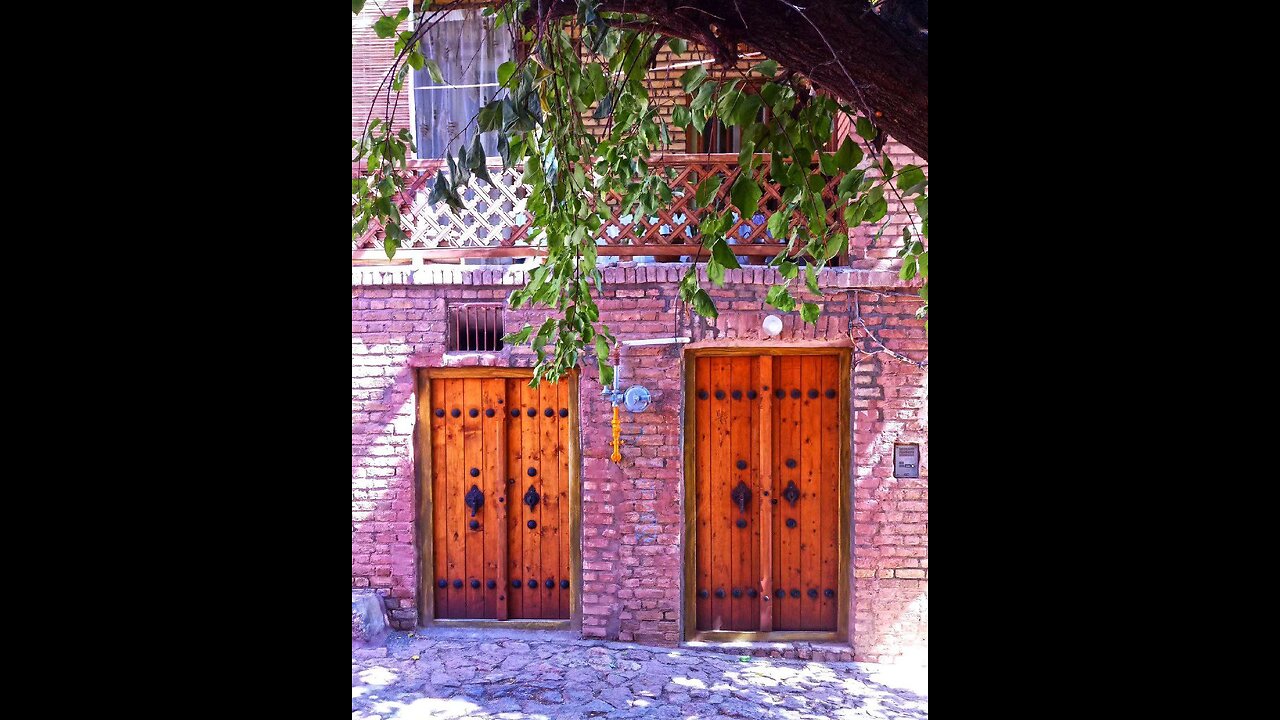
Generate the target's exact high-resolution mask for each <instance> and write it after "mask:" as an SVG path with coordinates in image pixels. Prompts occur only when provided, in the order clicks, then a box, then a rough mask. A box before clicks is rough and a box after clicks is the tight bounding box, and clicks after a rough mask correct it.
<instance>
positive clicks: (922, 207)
mask: <svg viewBox="0 0 1280 720" xmlns="http://www.w3.org/2000/svg"><path fill="white" fill-rule="evenodd" d="M915 202H916V212H918V213H920V219H921V220H928V219H929V196H928V195H921V196H920V197H918V198H916V201H915ZM926 237H927V236H926Z"/></svg>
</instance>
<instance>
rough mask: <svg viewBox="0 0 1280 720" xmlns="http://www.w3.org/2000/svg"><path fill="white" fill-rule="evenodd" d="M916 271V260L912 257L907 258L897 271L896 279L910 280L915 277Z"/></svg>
mask: <svg viewBox="0 0 1280 720" xmlns="http://www.w3.org/2000/svg"><path fill="white" fill-rule="evenodd" d="M916 270H917V268H916V258H915V256H914V255H913V256H911V257H908V258H907V259H906V261H905V262H903V263H902V269H901V270H899V271H898V277H900V278H902V279H903V280H910V279H911V278H913V277H915V276H916Z"/></svg>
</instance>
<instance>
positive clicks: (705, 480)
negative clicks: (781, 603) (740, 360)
mask: <svg viewBox="0 0 1280 720" xmlns="http://www.w3.org/2000/svg"><path fill="white" fill-rule="evenodd" d="M695 373H696V374H695V375H694V383H695V384H696V385H697V392H696V394H695V395H694V398H695V399H694V405H695V408H696V411H695V412H696V416H695V418H694V431H695V432H696V433H697V441H696V442H697V447H696V449H697V457H698V465H697V474H696V475H694V478H693V482H694V494H695V495H696V497H697V503H698V506H697V511H696V512H697V515H696V520H697V526H698V533H697V537H696V539H695V541H694V550H695V551H696V553H697V556H698V576H697V577H698V580H697V587H696V588H693V592H698V591H700V590H701V591H706V593H707V597H705V598H703V597H700V596H698V597H696V606H697V609H698V626H697V627H698V629H699V630H711V629H712V624H711V593H712V592H714V591H715V588H714V587H713V586H712V579H711V391H712V387H711V386H712V382H711V359H710V358H707V357H699V358H698V359H697V362H696V370H695Z"/></svg>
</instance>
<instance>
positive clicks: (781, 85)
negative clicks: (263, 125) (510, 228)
mask: <svg viewBox="0 0 1280 720" xmlns="http://www.w3.org/2000/svg"><path fill="white" fill-rule="evenodd" d="M362 6H363V3H361V2H353V3H352V11H353V12H356V13H358V12H360V11H361V7H362ZM529 9H530V0H510V1H508V2H499V3H495V7H493V8H488V9H486V11H485V13H486V15H491V16H493V17H494V18H495V25H496V27H498V28H506V31H507V32H510V33H511V34H512V37H513V40H514V39H515V38H517V37H518V38H519V39H520V40H521V41H522V42H523V43H524V44H525V46H526V47H527V48H528V49H529V52H528V53H527V54H526V56H525V57H524V58H523V59H522V60H520V61H519V62H505V63H503V64H502V65H501V66H500V67H499V68H498V69H497V73H496V80H497V82H498V84H499V85H500V87H501V92H500V93H499V95H497V96H495V97H494V98H493V99H492V100H491V101H490V102H488V103H487V104H485V105H484V107H482V108H481V109H480V111H479V112H478V113H477V115H476V117H475V118H474V122H476V124H477V127H478V129H479V131H480V132H490V131H496V132H497V133H498V138H499V141H498V150H499V154H500V156H501V159H502V164H503V168H504V169H509V168H513V167H519V166H523V172H524V176H523V181H524V183H525V184H527V185H528V186H530V188H531V192H530V195H529V196H528V198H527V205H526V210H527V211H528V212H529V214H530V217H531V218H532V227H531V228H530V230H529V233H528V235H527V237H528V239H529V241H530V242H532V243H535V244H539V245H545V246H546V248H547V256H546V260H545V262H544V263H543V264H541V265H540V266H538V267H536V268H534V269H533V270H532V271H531V272H530V274H529V282H528V284H527V285H526V286H525V287H523V288H520V289H519V290H516V291H514V292H513V293H512V294H511V296H510V304H511V306H512V307H513V308H516V307H523V306H529V305H537V306H542V307H546V308H548V309H550V310H552V311H554V312H552V313H551V314H550V316H549V317H548V318H547V319H546V320H545V321H544V322H543V323H542V324H541V325H540V326H538V327H537V328H534V327H533V326H530V325H526V326H525V327H524V328H522V329H521V330H519V331H517V332H513V333H511V334H509V335H507V336H506V337H505V338H503V340H504V342H505V343H511V344H524V343H528V344H530V345H531V347H532V348H533V350H534V352H535V353H536V354H537V358H538V362H537V365H536V366H535V369H534V380H533V382H534V384H537V383H538V382H539V381H540V380H542V379H549V380H554V379H557V378H559V377H560V376H561V375H563V374H564V373H565V372H567V371H569V370H571V369H572V368H573V367H574V366H576V365H577V364H578V363H579V362H580V361H581V360H582V359H583V358H584V357H589V356H590V355H594V356H595V360H596V361H597V362H598V363H599V365H600V370H601V373H600V379H601V382H602V383H604V384H609V383H611V382H612V375H613V368H612V367H610V365H609V363H608V356H609V351H610V348H611V347H612V346H613V345H615V344H616V338H615V337H614V335H613V333H612V332H611V331H610V329H609V328H608V327H607V326H606V325H605V324H603V323H601V322H600V312H599V308H598V307H597V305H596V302H595V299H594V297H593V295H592V287H593V286H594V287H595V288H599V287H601V286H602V284H603V278H602V275H601V273H600V270H599V269H598V268H597V266H596V259H597V257H596V251H597V249H596V241H595V232H596V231H597V230H598V229H599V228H600V226H601V225H602V224H603V223H606V222H608V221H609V220H610V217H611V214H612V213H611V211H610V209H609V208H608V206H607V203H606V198H607V197H608V195H609V194H610V193H611V192H612V193H617V194H618V195H619V196H621V197H622V198H623V202H622V208H621V210H620V212H622V213H635V214H637V215H639V216H648V215H651V214H652V213H653V212H654V211H655V210H656V209H658V208H661V207H665V206H667V205H668V204H669V203H670V202H671V201H672V191H671V188H670V186H669V184H668V182H667V178H665V177H663V176H662V175H661V174H660V173H655V172H650V169H649V166H648V163H647V160H648V159H649V158H650V157H651V153H652V152H653V150H655V149H659V150H661V149H666V148H668V147H669V141H670V137H671V134H672V133H673V132H675V131H676V130H678V129H680V128H682V127H684V126H691V127H693V128H694V129H695V130H697V129H700V128H702V127H703V126H704V125H705V124H706V121H707V120H708V119H710V118H712V117H715V118H718V119H719V120H720V122H721V123H723V124H724V125H725V126H731V127H736V128H738V129H739V131H740V133H741V138H742V146H743V150H742V153H741V155H740V156H739V165H740V168H741V169H740V171H739V173H738V175H737V177H736V178H734V179H733V182H732V185H731V186H730V189H729V193H728V194H729V199H730V201H731V202H732V204H733V206H734V207H735V208H736V209H737V211H738V214H739V215H741V216H751V215H753V214H754V213H755V212H756V210H757V205H758V203H759V201H760V198H761V197H762V194H763V191H762V189H761V187H760V184H759V183H758V182H757V180H756V177H755V172H754V171H755V169H756V168H757V167H759V166H760V165H761V158H762V156H764V157H767V158H768V171H767V176H768V178H769V179H771V181H772V182H776V183H778V184H779V185H780V186H781V188H782V189H783V193H782V206H781V207H779V208H778V209H777V210H776V211H775V212H774V214H773V215H772V216H771V217H770V218H769V221H768V231H769V233H770V234H771V235H772V236H773V237H774V238H777V239H779V240H782V241H785V242H786V247H785V249H784V250H783V251H782V252H781V253H779V254H778V255H777V256H776V257H774V258H773V259H772V260H771V261H770V263H769V264H770V266H771V267H774V268H776V269H777V270H778V272H779V274H780V276H781V277H782V282H781V283H779V284H778V285H775V286H773V287H771V288H770V289H769V291H768V294H767V296H766V300H765V301H766V302H767V303H768V304H769V305H771V306H773V307H775V308H777V309H779V310H782V311H784V312H791V311H793V310H795V309H796V307H797V300H796V298H795V297H794V296H793V295H792V293H791V289H790V288H791V285H792V283H793V282H795V281H796V280H798V279H799V277H800V272H799V268H800V264H801V263H803V265H804V268H805V272H804V283H805V285H806V287H807V288H808V290H809V291H810V292H811V293H813V294H815V295H819V296H821V294H822V293H821V290H820V288H819V287H818V284H817V273H818V271H819V270H820V269H821V268H822V267H823V266H825V265H826V264H827V263H828V262H829V261H830V260H831V259H832V258H833V257H835V256H836V255H838V254H839V253H841V252H842V251H843V250H844V249H845V248H846V246H847V242H848V237H847V235H846V232H845V228H843V227H841V226H838V225H837V226H830V225H829V224H828V222H827V212H828V210H829V206H828V204H827V201H825V200H824V198H823V196H822V192H823V189H824V188H825V187H826V185H827V184H828V183H829V182H830V181H831V180H832V179H834V178H836V177H840V180H839V183H838V184H837V186H836V207H837V208H841V212H842V214H843V219H844V221H845V223H846V224H847V225H848V226H849V227H853V226H856V225H858V224H860V223H869V224H874V223H879V222H881V221H882V220H885V218H886V215H887V213H888V201H887V200H886V198H885V193H886V192H889V193H891V194H893V195H894V196H895V197H900V198H902V199H903V200H904V201H905V200H906V199H908V198H910V199H913V201H914V205H915V208H916V214H917V215H918V217H919V221H920V222H919V227H918V237H913V236H912V234H911V228H910V227H908V228H906V229H904V231H903V232H904V235H903V241H904V246H903V248H902V251H901V252H900V253H899V255H900V256H901V257H903V258H904V262H903V267H902V271H901V277H902V278H904V279H911V278H913V277H915V276H917V275H919V276H922V277H924V278H925V284H924V286H923V287H922V288H921V291H920V295H921V297H922V298H923V299H924V301H925V303H924V305H923V306H922V308H921V313H920V314H921V315H927V312H928V281H927V278H928V269H929V260H928V258H929V254H928V251H927V249H925V244H924V243H925V241H926V240H927V239H928V236H929V226H928V215H929V212H928V208H929V206H928V196H927V195H926V192H927V189H928V180H927V179H926V177H925V174H924V171H923V169H921V168H919V167H916V166H913V165H907V166H905V167H903V168H900V169H898V170H897V172H896V173H895V172H894V167H893V164H892V162H891V161H890V160H889V158H888V156H887V155H881V154H880V153H879V151H878V149H877V146H876V145H875V144H874V143H871V142H869V141H872V140H874V139H875V138H876V137H877V135H878V129H877V128H876V126H875V124H874V123H873V122H872V120H871V119H870V118H868V117H866V115H864V114H859V113H858V112H857V110H855V108H853V107H851V106H850V105H847V104H845V103H842V102H840V101H838V100H836V99H834V98H831V97H828V96H823V95H818V94H816V93H814V92H813V91H812V89H811V87H810V85H809V84H808V82H807V81H806V80H805V78H804V77H803V75H801V74H800V73H797V72H788V73H783V74H781V75H779V72H778V70H779V67H778V63H777V62H775V61H774V60H765V61H762V62H760V63H758V64H756V65H755V66H754V67H753V68H752V69H751V72H752V73H754V74H756V75H759V76H762V77H763V78H765V79H766V81H765V82H764V83H763V84H762V85H761V87H760V88H759V91H758V92H745V91H744V90H743V89H742V88H741V87H740V85H741V82H740V81H739V80H729V81H717V80H716V79H714V78H713V77H712V76H711V75H710V74H709V73H708V72H707V69H706V68H705V67H704V66H703V65H701V64H698V65H694V66H692V67H690V68H689V69H688V70H686V71H685V72H684V73H683V74H682V75H681V76H680V83H681V86H682V87H683V88H684V90H685V91H686V92H687V93H689V95H690V96H691V99H690V102H689V104H688V106H687V107H685V106H679V107H676V108H675V109H674V111H673V117H672V121H673V123H674V125H675V126H676V127H674V128H673V127H670V126H669V125H668V123H667V122H666V121H665V120H664V118H663V117H662V115H661V113H660V112H659V110H660V108H659V106H658V104H657V103H656V102H654V101H651V99H650V95H649V88H648V86H647V84H646V82H645V78H646V73H647V70H648V68H649V66H650V64H651V61H652V59H653V57H654V56H655V54H656V53H657V51H658V49H659V48H660V47H661V45H662V44H663V43H669V45H670V47H671V49H672V50H673V51H676V52H683V51H684V50H686V49H687V44H686V42H685V40H683V39H679V38H676V39H668V38H665V37H662V36H661V35H660V33H659V32H658V31H657V29H656V26H652V27H650V23H648V22H647V21H648V18H646V17H645V16H643V15H636V14H627V15H622V14H618V13H604V12H601V11H600V10H599V0H578V3H577V13H576V15H573V16H570V17H566V18H561V19H555V20H550V21H548V22H546V23H543V24H539V25H534V26H526V25H524V24H523V23H522V22H521V20H522V19H523V18H524V17H525V16H526V12H527V11H528V10H529ZM407 18H408V10H407V9H402V10H400V11H399V12H398V13H397V14H396V15H394V16H392V15H383V16H382V17H380V18H379V19H378V20H377V21H376V22H375V23H374V30H375V32H376V33H377V34H378V36H379V37H384V38H390V37H393V36H395V37H397V41H396V44H395V50H396V61H395V63H394V64H393V66H392V68H391V71H390V73H389V74H388V78H389V81H388V83H386V88H385V89H386V95H387V101H386V103H385V105H384V109H385V110H386V116H385V118H394V117H395V112H394V108H393V107H392V105H391V98H392V96H393V94H394V95H395V97H396V99H397V101H398V97H399V93H400V91H401V89H402V87H403V81H404V78H405V76H406V74H407V72H408V70H409V69H410V68H414V69H422V68H424V67H425V68H427V71H428V72H429V73H430V75H431V77H432V79H433V81H435V82H437V83H442V82H444V79H443V78H441V77H440V69H439V67H438V66H437V65H436V63H435V62H434V61H433V60H432V59H430V58H426V57H423V56H422V55H421V52H420V50H419V41H420V40H421V37H422V34H423V33H424V32H425V29H426V28H427V27H429V25H430V22H429V20H427V19H424V20H423V21H420V22H419V23H418V29H417V30H413V31H400V30H399V28H400V26H401V24H403V22H404V21H405V20H406V19H407ZM375 104H376V102H375ZM762 107H767V108H768V109H769V110H770V111H771V112H770V113H769V119H768V120H765V121H762V120H760V117H761V113H760V112H759V111H760V109H761V108H762ZM840 114H845V115H848V116H849V117H851V118H855V121H854V127H855V130H856V132H857V134H858V135H859V136H860V137H861V138H863V139H864V141H867V142H864V143H863V146H864V147H865V148H866V150H867V154H870V155H872V157H873V161H874V162H873V163H872V165H871V167H869V168H866V169H861V170H858V169H855V168H856V167H857V166H858V165H859V164H860V163H861V162H862V160H863V158H864V152H863V149H862V148H861V147H859V144H858V143H857V142H855V141H854V140H853V139H850V138H846V139H845V140H844V141H843V142H842V143H841V145H840V146H839V149H838V150H837V151H836V152H834V153H830V152H820V150H821V149H822V148H824V147H826V146H827V144H828V141H829V140H830V138H831V135H832V131H833V127H834V120H835V118H836V117H837V116H838V115H840ZM588 115H590V117H592V118H594V119H596V120H600V121H604V124H603V128H600V127H598V126H588V125H587V123H586V121H585V118H586V117H587V116H588ZM385 118H374V117H372V112H371V117H370V121H369V122H368V124H367V130H366V132H365V133H364V134H363V136H362V137H361V138H360V140H359V141H353V142H352V147H353V150H354V158H353V160H354V161H359V160H365V161H366V163H367V167H368V173H367V175H366V176H365V177H361V178H357V179H353V180H352V188H351V192H352V198H353V201H352V236H353V238H354V237H358V236H360V235H362V234H363V233H364V232H365V231H366V230H367V229H368V228H369V227H380V228H381V232H383V233H384V235H385V237H384V238H383V242H384V246H385V248H386V252H387V256H388V258H390V257H393V256H394V254H395V251H396V249H397V248H398V247H399V246H400V244H401V242H402V241H403V240H405V239H406V233H405V231H404V228H403V221H402V213H405V212H407V205H406V203H405V200H404V199H403V191H404V185H405V177H406V176H407V175H408V172H407V167H406V158H407V157H408V155H409V153H411V152H412V151H413V150H414V146H413V141H412V138H411V136H410V135H409V133H408V131H407V130H404V129H401V130H398V131H396V130H393V128H392V124H391V123H390V122H389V121H388V120H387V119H385ZM474 138H475V139H474V142H472V143H471V144H470V145H469V146H462V147H459V148H458V150H457V153H456V156H450V157H449V158H448V159H447V164H448V171H447V172H446V171H444V170H441V171H439V172H437V173H436V175H435V177H434V182H433V184H432V186H431V193H430V196H429V199H428V201H429V202H430V203H432V204H435V203H439V202H443V203H445V204H446V205H448V206H449V207H451V208H453V209H455V210H458V209H461V208H462V201H461V196H462V192H463V189H464V188H465V186H466V185H467V183H469V182H470V181H471V179H472V177H475V178H477V179H479V180H481V181H487V182H488V183H489V184H490V185H492V184H493V181H492V179H490V177H489V174H488V170H487V164H486V163H487V158H486V157H485V153H484V149H483V148H482V147H481V145H480V139H479V134H476V135H474ZM815 156H816V159H817V162H816V167H813V165H814V158H815ZM726 180H727V179H726V178H722V177H720V176H719V175H712V176H710V177H707V178H705V179H704V180H703V181H702V182H701V183H700V184H699V185H698V187H697V190H696V192H695V196H694V198H693V204H694V206H695V207H698V208H705V209H706V212H705V213H704V216H703V221H702V223H701V224H700V226H699V228H698V230H699V238H700V241H701V243H702V248H701V252H700V257H705V258H706V273H707V277H708V278H709V279H710V280H711V281H712V282H713V283H714V284H715V285H717V286H719V285H722V284H723V283H724V279H725V271H726V270H727V269H733V268H737V267H739V264H738V260H737V258H736V257H735V256H734V254H733V246H732V245H731V244H730V243H729V242H728V241H727V238H726V233H727V232H728V231H729V229H730V228H731V227H732V226H733V225H734V223H735V222H736V220H735V212H734V210H733V209H732V208H727V207H726V208H723V209H720V210H715V209H713V208H714V207H715V203H713V199H714V198H716V197H717V196H718V195H719V193H720V188H721V185H722V183H723V182H725V181H726ZM895 180H896V184H895V182H894V181H895ZM888 225H889V223H888V221H886V222H885V223H884V224H883V226H882V227H881V228H880V230H879V232H880V233H883V232H884V229H885V228H887V227H888ZM912 226H913V227H914V226H915V223H914V218H913V223H912ZM678 290H679V294H680V298H681V299H682V300H683V301H684V302H686V303H688V304H689V306H690V307H691V308H692V309H693V311H694V312H697V313H698V314H700V315H702V316H704V317H708V318H714V317H716V316H717V314H718V312H717V310H716V307H715V303H714V302H713V301H712V299H711V296H710V295H709V294H708V293H707V291H706V290H705V289H704V288H702V287H701V285H700V282H699V276H698V273H697V272H696V264H695V265H694V266H693V267H690V269H689V271H688V272H687V273H686V274H685V276H684V277H683V279H682V280H681V281H680V283H679V288H678ZM799 306H800V310H799V311H800V314H801V317H802V318H803V320H804V321H805V322H808V323H813V322H816V321H817V319H818V317H819V315H820V312H821V306H820V305H819V304H818V303H812V302H803V303H800V304H799ZM925 326H926V328H927V327H928V321H927V320H926V321H925ZM548 346H550V349H548Z"/></svg>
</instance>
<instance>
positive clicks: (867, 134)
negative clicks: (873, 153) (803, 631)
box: [854, 117, 876, 140]
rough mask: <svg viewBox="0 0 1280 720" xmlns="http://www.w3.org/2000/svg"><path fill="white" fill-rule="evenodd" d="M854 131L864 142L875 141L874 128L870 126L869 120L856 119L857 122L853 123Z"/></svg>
mask: <svg viewBox="0 0 1280 720" xmlns="http://www.w3.org/2000/svg"><path fill="white" fill-rule="evenodd" d="M854 129H855V130H857V132H858V134H859V135H861V136H862V139H864V140H875V139H876V127H875V126H874V125H872V124H871V121H870V120H868V119H866V118H864V117H860V118H858V122H857V123H855V127H854Z"/></svg>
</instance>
